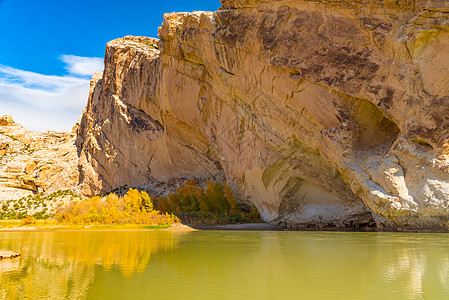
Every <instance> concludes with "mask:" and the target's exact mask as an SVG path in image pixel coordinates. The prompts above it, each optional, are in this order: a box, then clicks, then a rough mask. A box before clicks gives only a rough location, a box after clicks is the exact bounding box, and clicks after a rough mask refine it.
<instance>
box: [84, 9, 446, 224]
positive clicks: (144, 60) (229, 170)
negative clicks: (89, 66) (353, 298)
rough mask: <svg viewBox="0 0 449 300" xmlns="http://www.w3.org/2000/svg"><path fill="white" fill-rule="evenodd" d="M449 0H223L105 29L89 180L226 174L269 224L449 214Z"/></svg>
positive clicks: (87, 156) (436, 219)
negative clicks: (113, 34) (154, 23)
mask: <svg viewBox="0 0 449 300" xmlns="http://www.w3.org/2000/svg"><path fill="white" fill-rule="evenodd" d="M448 3H449V2H447V1H442V0H440V1H426V0H394V1H393V0H363V1H349V0H329V1H313V0H310V1H287V0H276V1H272V0H270V1H268V0H222V5H223V7H222V8H221V9H219V10H218V11H217V12H214V13H212V12H194V13H171V14H165V15H164V22H163V24H162V26H161V27H160V29H159V36H160V41H158V40H156V39H152V38H145V37H131V36H127V37H124V38H122V39H117V40H114V41H112V42H109V43H108V44H107V48H106V55H105V71H104V73H103V74H100V73H99V74H96V75H95V76H94V78H93V79H92V83H91V92H90V96H89V101H88V105H87V107H86V110H85V112H84V114H83V117H82V120H81V123H80V127H79V129H78V132H77V134H78V138H77V145H78V147H79V155H80V163H79V170H80V186H81V188H82V191H83V192H84V193H85V194H95V193H98V192H105V191H108V190H110V189H113V188H115V187H118V186H122V185H125V184H127V185H130V186H136V185H147V184H151V183H152V182H156V181H169V180H171V179H176V178H189V177H192V176H194V177H199V178H209V177H214V176H215V177H222V178H223V179H225V180H226V181H227V183H228V184H230V185H231V186H232V187H233V189H234V190H235V191H236V192H237V193H238V195H239V196H240V198H241V199H242V201H246V202H252V203H254V204H255V205H256V206H257V208H258V209H259V211H260V212H261V215H262V217H263V218H264V219H265V220H266V221H268V222H271V223H276V224H284V225H287V226H291V227H304V226H318V227H326V226H337V227H345V226H350V227H352V226H356V227H357V226H366V225H368V226H371V225H376V226H378V227H387V228H397V229H442V228H447V227H449V226H448V225H449V223H448V222H449V214H448V206H449V181H448V180H449V160H448V156H447V155H448V154H449V139H448V138H449V131H448V128H449V122H448V118H449V75H448V74H449V73H448V70H449V51H447V49H449V14H448V12H449V4H448Z"/></svg>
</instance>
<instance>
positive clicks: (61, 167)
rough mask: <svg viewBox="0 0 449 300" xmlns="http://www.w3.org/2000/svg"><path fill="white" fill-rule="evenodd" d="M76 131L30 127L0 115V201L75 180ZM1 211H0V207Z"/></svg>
mask: <svg viewBox="0 0 449 300" xmlns="http://www.w3.org/2000/svg"><path fill="white" fill-rule="evenodd" d="M77 164H78V156H77V149H76V146H75V133H70V132H53V131H48V132H36V131H29V130H27V129H26V128H24V127H23V126H22V125H20V124H17V123H15V122H14V120H13V119H12V117H11V116H3V117H2V118H0V204H2V202H4V201H8V200H17V199H20V198H22V197H26V196H29V195H33V194H35V193H37V192H45V193H51V192H54V191H58V190H65V189H69V188H71V189H74V190H75V191H76V185H77V183H78V174H77ZM0 212H1V211H0Z"/></svg>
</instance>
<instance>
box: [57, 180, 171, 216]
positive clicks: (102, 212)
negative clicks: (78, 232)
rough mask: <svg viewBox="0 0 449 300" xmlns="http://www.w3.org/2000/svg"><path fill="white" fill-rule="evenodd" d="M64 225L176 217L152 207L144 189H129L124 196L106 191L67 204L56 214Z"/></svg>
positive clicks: (151, 202)
mask: <svg viewBox="0 0 449 300" xmlns="http://www.w3.org/2000/svg"><path fill="white" fill-rule="evenodd" d="M57 219H58V220H59V221H60V222H61V223H62V224H65V225H119V224H139V225H171V224H176V223H178V222H179V219H178V218H177V217H176V216H175V215H173V214H169V213H161V212H159V211H157V210H155V209H154V205H153V201H152V200H151V198H150V196H149V195H148V193H147V192H145V191H142V192H139V191H138V190H136V189H129V190H128V192H127V193H126V194H125V195H124V196H117V195H116V194H109V195H108V196H106V197H103V198H101V197H98V196H96V197H92V198H90V199H87V200H83V201H79V202H74V203H71V204H70V205H68V206H66V207H65V208H64V209H62V210H61V211H60V212H59V213H57Z"/></svg>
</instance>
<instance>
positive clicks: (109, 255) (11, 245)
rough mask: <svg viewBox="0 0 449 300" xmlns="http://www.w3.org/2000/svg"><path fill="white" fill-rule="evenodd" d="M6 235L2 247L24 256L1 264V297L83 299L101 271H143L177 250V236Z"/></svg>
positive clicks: (129, 273)
mask: <svg viewBox="0 0 449 300" xmlns="http://www.w3.org/2000/svg"><path fill="white" fill-rule="evenodd" d="M148 233H149V232H138V231H129V232H121V231H107V232H86V231H84V232H83V231H78V232H25V233H13V232H10V233H8V232H5V233H0V249H11V250H14V251H16V252H19V253H21V256H20V257H19V258H17V259H13V260H3V261H0V299H24V298H27V299H37V298H47V299H82V298H84V295H85V294H86V292H87V289H88V287H89V285H90V284H91V282H92V280H93V278H94V275H95V267H101V268H102V269H104V270H106V271H109V270H113V269H118V270H120V272H121V274H122V275H123V276H124V277H131V276H132V275H133V274H135V273H137V272H142V271H143V270H144V269H145V268H146V266H147V265H148V264H149V262H150V259H151V255H152V253H155V252H157V251H168V250H171V249H173V247H174V246H175V240H174V238H173V233H171V232H151V234H150V235H148Z"/></svg>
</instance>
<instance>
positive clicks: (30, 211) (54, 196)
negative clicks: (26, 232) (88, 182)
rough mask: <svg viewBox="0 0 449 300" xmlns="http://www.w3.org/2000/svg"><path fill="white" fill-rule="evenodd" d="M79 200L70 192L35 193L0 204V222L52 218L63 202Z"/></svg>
mask: <svg viewBox="0 0 449 300" xmlns="http://www.w3.org/2000/svg"><path fill="white" fill-rule="evenodd" d="M80 199H81V198H80V197H79V196H78V195H76V194H75V193H73V192H72V191H70V190H59V191H56V192H53V193H51V194H48V195H45V194H44V193H37V194H34V195H29V196H26V197H22V198H20V199H18V200H9V201H4V202H1V203H0V220H17V219H23V218H26V217H27V216H32V217H33V218H34V219H49V218H52V217H53V216H54V215H55V213H56V211H57V210H58V209H59V207H61V206H62V205H64V203H65V202H72V201H76V200H80Z"/></svg>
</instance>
